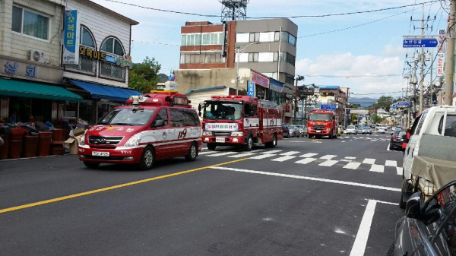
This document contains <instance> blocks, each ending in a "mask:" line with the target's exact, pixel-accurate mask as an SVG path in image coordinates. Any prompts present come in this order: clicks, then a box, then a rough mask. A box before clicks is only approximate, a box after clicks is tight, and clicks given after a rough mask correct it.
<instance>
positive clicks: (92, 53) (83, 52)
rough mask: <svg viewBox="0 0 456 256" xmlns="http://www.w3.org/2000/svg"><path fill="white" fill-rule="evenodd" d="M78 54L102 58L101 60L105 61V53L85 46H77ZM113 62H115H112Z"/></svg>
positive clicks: (97, 58)
mask: <svg viewBox="0 0 456 256" xmlns="http://www.w3.org/2000/svg"><path fill="white" fill-rule="evenodd" d="M79 55H83V56H87V57H89V58H91V59H96V60H102V61H107V60H106V59H107V57H109V56H106V53H104V52H100V51H95V50H93V49H92V48H87V47H85V46H79ZM114 63H115V62H114Z"/></svg>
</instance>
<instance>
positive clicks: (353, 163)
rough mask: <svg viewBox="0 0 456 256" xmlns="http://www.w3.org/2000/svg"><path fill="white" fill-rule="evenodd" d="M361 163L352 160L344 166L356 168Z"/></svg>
mask: <svg viewBox="0 0 456 256" xmlns="http://www.w3.org/2000/svg"><path fill="white" fill-rule="evenodd" d="M360 165H361V163H360V162H350V163H348V164H346V165H345V166H344V167H343V168H345V169H352V170H356V169H357V168H358V167H359V166H360Z"/></svg>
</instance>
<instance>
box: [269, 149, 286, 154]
mask: <svg viewBox="0 0 456 256" xmlns="http://www.w3.org/2000/svg"><path fill="white" fill-rule="evenodd" d="M282 151H283V150H281V149H276V150H269V151H267V152H266V153H267V154H277V153H279V152H282Z"/></svg>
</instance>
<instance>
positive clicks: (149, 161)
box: [138, 147, 155, 170]
mask: <svg viewBox="0 0 456 256" xmlns="http://www.w3.org/2000/svg"><path fill="white" fill-rule="evenodd" d="M154 162H155V152H154V149H153V148H152V147H146V148H145V149H144V151H143V153H142V155H141V160H140V162H139V164H138V168H139V169H141V170H149V169H150V168H152V165H153V164H154Z"/></svg>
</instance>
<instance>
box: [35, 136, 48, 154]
mask: <svg viewBox="0 0 456 256" xmlns="http://www.w3.org/2000/svg"><path fill="white" fill-rule="evenodd" d="M51 140H52V132H40V134H39V135H38V147H37V148H36V155H37V156H48V155H49V148H50V146H51Z"/></svg>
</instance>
